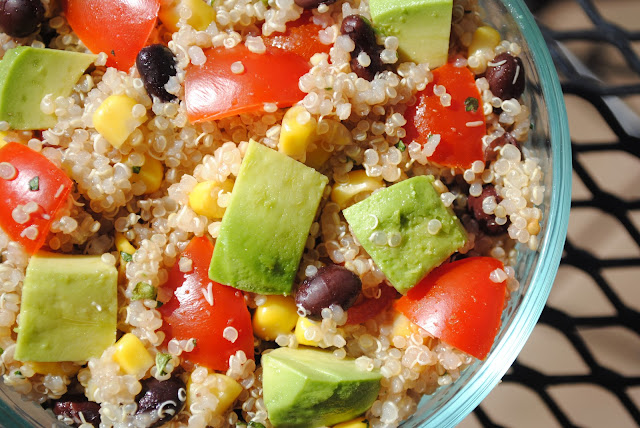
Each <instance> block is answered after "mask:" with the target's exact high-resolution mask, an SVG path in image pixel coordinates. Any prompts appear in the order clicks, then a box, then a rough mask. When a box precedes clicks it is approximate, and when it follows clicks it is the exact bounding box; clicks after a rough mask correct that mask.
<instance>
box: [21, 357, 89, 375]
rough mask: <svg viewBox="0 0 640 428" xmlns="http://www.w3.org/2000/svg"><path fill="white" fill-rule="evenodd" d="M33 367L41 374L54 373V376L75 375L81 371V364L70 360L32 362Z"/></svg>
mask: <svg viewBox="0 0 640 428" xmlns="http://www.w3.org/2000/svg"><path fill="white" fill-rule="evenodd" d="M29 364H31V368H32V369H33V371H34V372H36V373H38V374H41V375H48V374H50V375H54V376H73V375H75V374H77V373H78V372H79V371H80V368H81V366H79V365H77V364H74V363H72V362H69V361H64V362H59V363H43V362H35V361H33V362H30V363H29Z"/></svg>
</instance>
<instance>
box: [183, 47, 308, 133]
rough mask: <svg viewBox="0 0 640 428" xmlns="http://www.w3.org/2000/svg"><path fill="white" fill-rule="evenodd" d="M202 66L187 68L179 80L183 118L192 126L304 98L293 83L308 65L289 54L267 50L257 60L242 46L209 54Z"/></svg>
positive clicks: (286, 105) (218, 49)
mask: <svg viewBox="0 0 640 428" xmlns="http://www.w3.org/2000/svg"><path fill="white" fill-rule="evenodd" d="M205 55H206V57H207V61H206V62H205V63H204V64H203V65H200V66H195V65H190V66H189V67H188V68H187V74H186V76H185V88H184V90H185V102H186V106H187V116H188V118H189V121H191V122H192V123H195V122H203V121H207V120H214V119H222V118H225V117H228V116H233V115H236V114H240V113H248V112H253V111H261V110H264V108H265V104H275V105H276V106H277V107H289V106H291V105H293V104H295V103H296V102H298V101H300V100H301V99H302V97H303V96H304V94H303V93H302V91H300V89H299V88H298V79H299V78H300V76H302V75H303V74H305V73H306V72H307V71H309V63H308V61H307V60H306V59H305V58H303V57H301V56H299V55H297V54H295V53H291V52H287V51H284V50H282V49H278V48H271V47H270V48H267V51H266V52H265V53H263V54H257V53H253V52H251V51H249V49H247V47H246V46H245V45H244V44H240V45H237V46H236V47H234V48H231V49H226V48H211V49H208V50H206V51H205Z"/></svg>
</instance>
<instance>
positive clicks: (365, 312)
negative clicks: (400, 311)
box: [347, 284, 399, 324]
mask: <svg viewBox="0 0 640 428" xmlns="http://www.w3.org/2000/svg"><path fill="white" fill-rule="evenodd" d="M398 295H399V294H398V292H397V291H396V289H395V288H393V287H391V286H388V285H386V284H382V285H380V296H379V297H377V298H375V297H370V298H366V299H363V300H362V301H360V302H358V303H356V304H355V305H353V306H352V307H351V308H349V310H348V311H347V324H362V323H364V322H366V321H367V320H368V319H371V318H373V317H375V316H376V315H378V314H379V313H380V312H382V311H383V310H385V309H386V308H387V307H388V306H389V305H391V303H392V302H393V300H394V299H395V298H396V297H397V296H398Z"/></svg>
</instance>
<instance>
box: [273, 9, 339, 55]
mask: <svg viewBox="0 0 640 428" xmlns="http://www.w3.org/2000/svg"><path fill="white" fill-rule="evenodd" d="M312 19H313V15H312V14H311V12H305V13H303V14H302V16H301V17H300V18H298V19H297V20H295V21H293V22H288V23H287V31H285V32H284V33H273V34H271V35H270V36H267V37H265V38H264V44H265V45H267V46H272V47H274V48H280V49H284V50H285V51H288V52H293V53H295V54H297V55H300V56H301V57H303V58H305V59H306V60H307V61H308V60H310V59H311V57H312V56H313V55H315V54H316V53H327V54H328V53H329V50H330V49H331V45H325V44H324V43H322V42H321V41H320V31H321V30H322V27H321V26H320V25H318V24H314V23H313V21H312Z"/></svg>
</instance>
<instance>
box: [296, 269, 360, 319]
mask: <svg viewBox="0 0 640 428" xmlns="http://www.w3.org/2000/svg"><path fill="white" fill-rule="evenodd" d="M361 290H362V281H360V278H359V277H358V275H356V274H355V273H353V272H351V271H350V270H349V269H347V268H344V267H342V266H338V265H328V266H324V267H321V268H320V269H318V272H317V273H316V274H315V275H314V276H312V277H310V278H307V279H305V280H304V281H303V282H302V284H300V287H298V291H297V292H296V304H297V305H298V306H301V307H302V308H303V309H304V310H305V311H307V314H308V316H309V317H310V318H314V319H320V318H321V317H322V309H324V308H328V307H330V306H331V305H339V306H340V307H342V309H344V310H347V309H349V308H350V307H351V306H353V304H354V303H355V302H356V299H357V298H358V296H359V295H360V291H361Z"/></svg>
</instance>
